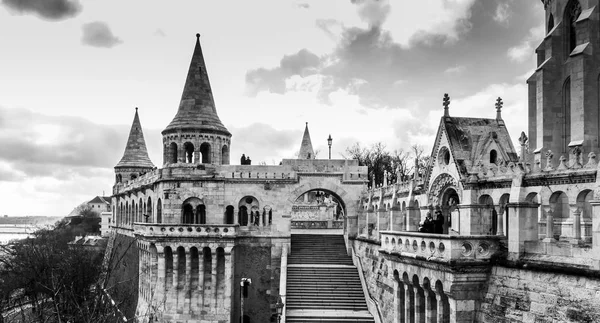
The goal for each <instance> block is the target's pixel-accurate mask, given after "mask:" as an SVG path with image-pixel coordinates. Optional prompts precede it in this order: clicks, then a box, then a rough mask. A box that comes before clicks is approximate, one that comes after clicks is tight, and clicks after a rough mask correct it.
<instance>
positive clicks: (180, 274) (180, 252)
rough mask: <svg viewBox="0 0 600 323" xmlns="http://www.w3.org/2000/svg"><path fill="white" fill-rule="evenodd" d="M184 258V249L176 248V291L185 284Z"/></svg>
mask: <svg viewBox="0 0 600 323" xmlns="http://www.w3.org/2000/svg"><path fill="white" fill-rule="evenodd" d="M185 257H186V254H185V249H184V248H183V247H177V282H176V283H177V285H176V286H177V289H183V285H184V284H185V277H186V268H185V267H186V266H185V262H186V261H185Z"/></svg>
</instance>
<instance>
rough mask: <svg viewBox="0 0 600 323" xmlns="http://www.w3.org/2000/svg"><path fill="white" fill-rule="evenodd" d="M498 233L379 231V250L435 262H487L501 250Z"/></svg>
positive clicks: (500, 238)
mask: <svg viewBox="0 0 600 323" xmlns="http://www.w3.org/2000/svg"><path fill="white" fill-rule="evenodd" d="M502 239H505V237H500V236H449V235H446V234H429V233H420V232H396V231H382V232H381V250H380V251H383V252H386V253H388V254H392V255H398V256H402V257H411V258H418V259H423V260H434V261H438V262H451V261H452V262H455V261H456V262H487V261H489V260H490V259H491V258H492V256H494V254H496V253H497V252H498V251H499V250H500V241H501V240H502Z"/></svg>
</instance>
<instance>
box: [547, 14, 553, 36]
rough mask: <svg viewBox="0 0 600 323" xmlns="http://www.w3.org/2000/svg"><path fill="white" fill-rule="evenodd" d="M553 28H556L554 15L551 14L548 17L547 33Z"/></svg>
mask: <svg viewBox="0 0 600 323" xmlns="http://www.w3.org/2000/svg"><path fill="white" fill-rule="evenodd" d="M552 28H554V16H553V15H552V14H550V17H549V18H548V30H546V33H549V32H550V31H551V30H552Z"/></svg>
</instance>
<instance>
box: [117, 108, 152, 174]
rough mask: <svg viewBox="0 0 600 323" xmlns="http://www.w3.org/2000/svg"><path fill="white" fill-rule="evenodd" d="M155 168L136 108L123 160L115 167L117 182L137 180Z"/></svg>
mask: <svg viewBox="0 0 600 323" xmlns="http://www.w3.org/2000/svg"><path fill="white" fill-rule="evenodd" d="M153 168H154V164H152V161H151V160H150V157H148V150H147V149H146V141H145V140H144V132H143V131H142V124H141V123H140V116H139V115H138V108H135V116H134V117H133V123H132V124H131V130H130V131H129V138H128V139H127V145H126V146H125V152H124V153H123V158H121V161H119V163H118V164H117V165H116V166H115V175H116V182H117V183H121V182H123V180H125V181H127V180H130V179H135V178H137V177H138V176H140V174H143V173H146V172H148V171H150V170H152V169H153Z"/></svg>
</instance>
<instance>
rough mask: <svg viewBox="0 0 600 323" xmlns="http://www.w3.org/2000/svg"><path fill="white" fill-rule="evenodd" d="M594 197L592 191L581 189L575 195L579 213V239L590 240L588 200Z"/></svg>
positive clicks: (589, 205) (590, 226)
mask: <svg viewBox="0 0 600 323" xmlns="http://www.w3.org/2000/svg"><path fill="white" fill-rule="evenodd" d="M593 198H594V192H593V191H591V190H583V191H581V192H580V193H579V194H578V195H577V208H578V209H579V211H580V212H581V214H580V221H581V223H580V230H581V239H583V240H584V241H586V242H591V241H592V204H590V201H591V200H592V199H593Z"/></svg>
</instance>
